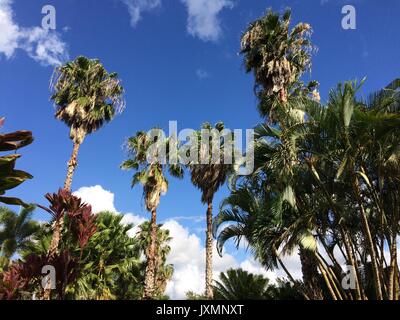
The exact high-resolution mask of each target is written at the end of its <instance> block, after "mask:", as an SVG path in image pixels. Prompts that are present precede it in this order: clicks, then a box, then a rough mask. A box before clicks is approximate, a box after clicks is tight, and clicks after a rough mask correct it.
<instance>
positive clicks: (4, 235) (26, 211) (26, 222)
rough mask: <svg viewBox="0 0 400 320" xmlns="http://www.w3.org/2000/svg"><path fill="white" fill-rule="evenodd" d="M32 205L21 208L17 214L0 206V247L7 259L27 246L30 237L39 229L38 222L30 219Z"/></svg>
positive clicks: (33, 208)
mask: <svg viewBox="0 0 400 320" xmlns="http://www.w3.org/2000/svg"><path fill="white" fill-rule="evenodd" d="M34 210H35V207H34V206H29V207H26V208H23V209H22V210H21V212H20V213H19V214H17V213H15V212H14V211H12V210H10V209H8V208H5V207H0V226H1V229H0V247H1V254H2V256H4V257H5V258H7V259H11V257H12V256H13V255H14V254H15V253H17V252H20V251H22V250H24V249H26V248H27V246H28V245H29V243H30V242H31V240H32V237H33V236H34V235H35V234H36V233H37V232H38V231H39V228H40V226H39V224H38V223H37V222H36V221H33V220H31V218H32V213H33V211H34Z"/></svg>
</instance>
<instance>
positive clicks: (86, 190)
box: [73, 185, 117, 213]
mask: <svg viewBox="0 0 400 320" xmlns="http://www.w3.org/2000/svg"><path fill="white" fill-rule="evenodd" d="M73 194H74V195H75V196H77V197H79V198H81V199H82V200H83V201H84V202H86V203H88V204H90V205H91V206H92V211H93V213H99V212H101V211H111V212H117V209H115V206H114V194H113V193H112V192H110V191H108V190H104V189H103V187H102V186H99V185H96V186H92V187H82V188H79V189H78V190H77V191H75V192H74V193H73Z"/></svg>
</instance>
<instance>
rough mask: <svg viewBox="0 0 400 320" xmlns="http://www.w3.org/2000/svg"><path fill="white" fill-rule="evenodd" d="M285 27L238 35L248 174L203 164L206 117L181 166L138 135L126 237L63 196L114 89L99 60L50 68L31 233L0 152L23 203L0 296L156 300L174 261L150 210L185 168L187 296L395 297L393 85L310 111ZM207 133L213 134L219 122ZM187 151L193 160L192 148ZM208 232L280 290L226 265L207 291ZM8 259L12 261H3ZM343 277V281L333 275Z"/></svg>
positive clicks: (300, 46)
mask: <svg viewBox="0 0 400 320" xmlns="http://www.w3.org/2000/svg"><path fill="white" fill-rule="evenodd" d="M290 23H291V12H290V11H286V12H284V13H283V14H282V15H280V14H278V13H274V12H272V11H268V12H267V14H266V15H265V16H263V17H261V18H260V19H258V20H256V21H255V22H253V23H251V24H250V25H249V27H248V28H247V30H246V31H245V32H244V34H243V36H242V41H241V54H242V55H243V57H244V65H245V68H246V71H247V72H252V73H253V74H254V78H255V94H256V96H257V98H258V100H259V104H258V109H259V112H260V115H261V116H262V118H263V122H262V123H261V124H259V125H257V126H256V127H255V133H256V135H255V141H254V165H255V170H254V172H253V173H252V174H251V175H248V176H240V175H238V174H237V173H236V171H235V166H234V165H232V164H231V163H225V159H224V157H223V156H222V157H221V159H219V160H220V161H218V162H217V163H215V162H213V161H211V158H212V153H213V150H212V149H213V148H215V147H217V148H219V149H220V151H222V152H220V154H221V155H223V154H224V152H223V151H224V148H225V145H224V141H225V140H224V139H222V140H221V143H220V144H218V145H217V146H215V144H213V145H211V143H212V142H211V141H210V142H209V141H202V135H201V129H212V128H213V127H212V126H211V125H210V124H209V123H205V124H203V126H202V127H201V128H200V130H198V131H197V132H196V135H197V137H198V139H197V140H196V141H197V142H196V143H205V144H206V145H207V144H208V143H210V145H209V148H207V151H206V153H207V154H206V158H208V159H209V162H208V163H207V162H206V163H203V162H202V164H198V163H194V162H189V163H187V164H186V165H185V166H182V165H180V164H174V163H176V162H173V161H168V160H169V159H168V158H167V159H166V160H167V161H165V162H162V161H160V160H159V157H157V156H158V155H157V154H153V157H151V158H149V157H148V154H149V152H150V149H151V147H152V146H153V145H154V143H157V144H162V145H163V147H165V150H166V151H167V152H166V154H167V156H168V157H172V156H175V155H173V154H172V151H171V150H172V148H171V146H172V145H173V144H175V143H176V141H175V140H174V139H173V137H170V138H168V139H163V140H161V139H160V140H157V141H154V140H153V139H152V138H151V137H150V136H149V135H148V134H147V133H146V132H143V131H140V132H138V133H137V134H136V135H134V136H133V137H131V138H129V139H128V141H127V144H126V145H127V156H128V157H127V159H126V160H125V161H124V162H123V163H122V165H121V168H122V169H126V170H133V171H134V175H133V177H132V182H131V185H132V187H134V186H136V185H137V184H141V185H142V187H143V196H144V202H145V205H146V209H147V210H148V211H149V212H150V214H151V218H150V220H149V222H146V223H145V224H143V225H141V226H140V228H139V229H140V230H139V232H138V234H137V236H136V237H135V238H130V237H129V236H128V231H129V230H130V229H131V227H132V226H131V225H124V224H123V223H122V222H121V217H120V216H118V215H115V214H112V213H109V212H103V213H100V214H97V215H94V214H93V213H92V210H91V207H90V206H89V205H87V204H84V203H82V201H81V200H80V199H79V198H77V197H76V196H74V195H72V194H71V186H72V179H73V174H74V171H75V169H76V167H77V156H78V150H79V148H80V145H81V144H82V143H83V141H84V139H85V137H86V136H87V135H88V134H91V133H93V132H95V131H96V130H98V129H100V128H101V127H102V126H103V125H104V124H105V123H107V122H109V121H111V120H112V119H113V117H114V116H115V115H116V114H117V113H119V112H121V111H122V110H123V108H124V106H125V103H124V99H123V94H124V89H123V87H122V84H121V81H120V79H119V78H118V76H117V74H115V73H109V72H107V70H106V69H105V68H104V67H103V66H102V64H101V63H100V61H99V60H91V59H88V58H85V57H78V58H77V59H76V60H74V61H71V62H68V63H66V64H65V65H63V66H61V67H59V68H57V69H56V72H55V74H54V77H53V79H52V84H53V89H54V92H53V95H52V100H53V101H54V103H55V105H56V106H57V109H56V113H55V116H56V118H57V119H59V120H61V121H63V122H64V123H65V124H66V125H67V126H68V127H69V128H70V138H71V140H72V142H73V151H72V155H71V158H70V160H69V162H68V167H67V177H66V180H65V183H64V188H63V189H60V190H59V191H58V193H54V194H48V195H46V198H47V200H48V201H49V203H50V205H49V207H43V206H40V207H41V208H42V209H44V210H46V211H47V212H49V213H50V214H51V216H52V221H51V222H50V223H48V224H45V225H40V224H38V223H35V222H33V221H30V219H29V217H30V215H31V213H32V210H33V208H32V207H30V206H27V205H26V204H25V203H24V202H23V201H21V200H19V199H16V198H8V197H4V196H3V194H4V193H5V192H6V191H7V190H10V189H12V188H14V187H16V186H17V185H19V184H20V183H22V182H23V181H25V180H26V179H30V178H32V177H31V176H30V175H29V174H28V173H25V172H23V171H19V170H15V169H14V167H15V164H16V160H17V158H18V157H19V155H17V154H13V155H7V156H3V157H1V158H0V170H1V171H0V179H1V180H0V201H1V202H4V203H6V204H18V205H23V206H25V207H26V208H25V209H23V210H22V211H21V213H20V214H19V215H17V214H15V213H14V212H12V211H11V210H9V209H6V208H4V209H1V211H0V224H2V225H4V227H3V228H2V229H1V230H0V245H1V254H2V263H1V266H0V267H1V268H2V269H3V270H2V271H3V277H2V279H0V298H7V299H18V298H27V297H32V294H35V296H37V297H40V298H43V299H51V298H59V299H66V298H79V299H138V298H143V299H162V298H165V296H164V291H165V288H166V285H167V282H168V281H169V280H170V279H171V277H172V274H173V266H171V265H168V264H167V263H166V261H167V256H168V253H169V251H170V247H169V246H168V242H169V240H170V237H169V233H168V231H166V230H164V229H162V228H161V226H160V225H158V224H157V208H158V206H159V203H160V199H161V196H162V195H163V194H165V193H166V192H167V190H168V179H167V177H168V176H172V177H177V178H182V177H183V176H184V173H185V171H187V172H188V174H189V175H190V177H191V181H192V183H193V185H194V186H195V187H197V188H198V189H199V190H200V191H201V202H202V203H203V204H206V205H207V212H206V224H207V229H206V272H205V293H204V296H200V297H203V298H207V299H212V298H213V297H214V296H215V298H217V299H243V298H260V299H261V298H262V299H273V298H276V297H281V298H282V297H283V298H297V299H334V300H345V299H346V300H347V299H391V300H398V299H399V298H400V288H399V287H400V286H399V283H400V282H399V276H400V275H399V268H398V262H397V260H398V257H397V239H398V234H399V219H400V212H399V208H400V202H399V201H400V200H399V199H400V187H399V186H400V183H399V182H400V170H399V168H400V148H399V145H400V140H399V136H400V135H399V129H400V114H399V106H400V90H399V87H400V81H399V80H396V81H393V82H392V83H391V84H390V85H388V86H387V87H385V88H384V89H382V90H380V91H378V92H376V93H374V94H372V95H371V96H370V97H369V98H368V99H366V100H365V99H362V98H360V97H359V95H358V92H359V90H360V88H361V86H362V82H361V83H357V82H346V83H344V84H339V85H338V86H337V87H336V88H335V89H333V90H332V91H331V92H330V94H329V97H328V100H327V102H326V103H325V104H323V103H321V101H320V96H319V93H318V91H317V87H318V82H317V81H310V82H309V83H307V84H305V83H304V82H303V81H302V79H303V75H304V73H305V72H306V71H308V70H310V69H311V54H312V52H313V49H314V47H313V45H312V43H311V41H310V35H311V32H312V30H311V26H310V25H309V24H305V23H300V24H298V25H296V26H294V27H293V28H292V29H290ZM2 122H3V120H1V122H0V126H1V124H2ZM214 129H215V130H216V131H217V132H222V131H223V130H224V124H223V123H222V122H219V123H217V124H216V125H215V128H214ZM32 140H33V138H32V134H31V133H30V132H26V131H20V132H16V133H12V134H5V135H1V136H0V151H10V150H17V149H19V148H20V147H23V146H26V145H28V144H29V143H31V142H32ZM197 147H198V146H197ZM195 149H196V150H197V151H196V152H199V153H201V155H200V156H201V157H203V158H204V150H203V149H202V148H201V147H200V148H195ZM152 150H153V149H152ZM174 150H175V149H174ZM196 158H198V157H196ZM228 178H229V179H228ZM228 181H229V183H228ZM226 183H228V184H229V187H230V194H229V195H228V196H227V197H226V198H225V199H224V200H223V202H222V203H221V205H220V208H219V212H218V214H217V215H216V216H215V217H213V199H214V196H215V194H216V192H217V191H218V190H219V188H220V187H221V186H223V185H225V184H226ZM214 238H216V239H217V249H218V251H219V253H220V254H222V249H223V246H224V244H225V243H226V241H228V240H229V239H233V240H235V242H236V244H237V245H238V246H239V244H240V242H241V241H242V240H243V239H245V240H246V243H247V245H248V247H249V248H250V250H251V251H252V253H253V254H254V256H255V257H256V258H257V260H258V261H259V262H260V263H261V264H262V265H263V266H264V267H265V268H266V269H269V270H274V269H275V268H277V267H279V268H281V269H283V270H284V271H285V273H286V275H287V278H288V280H289V282H285V281H283V280H279V281H278V285H269V284H268V280H267V279H264V278H263V277H261V276H254V275H251V274H248V273H247V272H245V271H243V270H229V271H228V272H227V273H226V274H221V276H220V281H219V282H215V283H214V282H213V272H212V270H213V268H212V252H213V246H214V245H213V239H214ZM296 251H297V252H298V254H299V258H300V262H301V271H302V275H303V279H302V280H300V279H295V277H294V276H293V275H292V274H291V272H290V270H289V269H288V268H287V266H286V265H285V263H284V259H283V257H284V256H285V255H292V254H295V252H296ZM15 253H18V254H19V256H20V259H19V260H17V261H14V262H12V261H11V260H12V258H13V256H14V255H15ZM141 255H144V257H145V261H144V262H143V261H142V260H141V258H140V256H141ZM10 261H11V262H10ZM45 264H50V265H53V266H54V267H55V269H56V271H57V274H58V275H61V276H59V277H58V278H57V283H56V285H55V289H56V290H52V289H53V288H52V287H51V285H52V283H50V282H47V283H46V284H45V286H44V288H43V289H42V286H40V285H38V283H39V282H40V281H41V280H42V274H41V267H42V266H43V265H45ZM349 275H350V278H351V285H350V286H348V287H346V286H344V285H343V279H344V278H345V277H346V276H347V277H348V276H349ZM246 288H247V289H248V290H246ZM250 288H251V289H250ZM252 294H253V296H252ZM188 296H189V297H190V298H197V297H198V296H196V294H194V293H190V294H189V295H188Z"/></svg>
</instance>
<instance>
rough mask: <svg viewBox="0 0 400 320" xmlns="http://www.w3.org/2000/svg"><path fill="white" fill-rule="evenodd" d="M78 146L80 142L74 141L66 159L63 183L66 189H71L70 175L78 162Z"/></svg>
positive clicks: (71, 175)
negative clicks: (65, 173)
mask: <svg viewBox="0 0 400 320" xmlns="http://www.w3.org/2000/svg"><path fill="white" fill-rule="evenodd" d="M80 146H81V144H80V143H77V142H74V148H73V149H72V155H71V158H70V159H69V161H68V166H67V178H66V179H65V183H64V189H65V190H68V191H71V185H72V177H73V175H74V172H75V169H76V166H77V164H78V162H77V158H78V151H79V147H80Z"/></svg>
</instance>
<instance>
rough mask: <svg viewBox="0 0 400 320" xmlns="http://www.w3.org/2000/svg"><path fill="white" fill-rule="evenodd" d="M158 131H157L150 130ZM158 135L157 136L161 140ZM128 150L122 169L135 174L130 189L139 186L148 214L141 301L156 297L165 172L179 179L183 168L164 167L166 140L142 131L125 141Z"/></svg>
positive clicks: (167, 149) (166, 182) (166, 184)
mask: <svg viewBox="0 0 400 320" xmlns="http://www.w3.org/2000/svg"><path fill="white" fill-rule="evenodd" d="M153 130H156V131H158V129H153ZM160 136H161V135H159V137H160ZM158 147H159V148H161V149H162V148H165V151H166V156H167V158H166V159H164V160H165V161H160V160H159V157H160V156H162V155H161V154H160V152H159V150H158ZM127 148H128V152H129V155H130V159H128V160H126V161H125V162H124V163H123V164H122V165H121V168H122V169H126V170H129V169H132V170H134V171H136V173H135V174H134V175H133V178H132V183H131V185H132V187H134V186H135V185H137V184H138V183H140V184H141V185H142V186H143V196H144V199H145V204H146V209H147V210H148V211H149V212H150V213H151V219H150V238H151V241H150V243H149V248H148V250H147V252H148V259H147V265H146V274H145V285H144V293H143V297H144V299H153V297H154V295H155V288H154V284H155V277H156V263H157V261H156V256H157V207H158V205H159V203H160V197H161V195H162V194H165V193H166V192H167V190H168V180H167V178H166V176H165V171H166V170H167V169H168V172H169V174H170V175H171V176H174V177H178V178H182V177H183V169H182V167H180V166H179V165H173V164H172V165H167V164H168V162H169V142H168V139H159V138H155V139H154V140H152V139H151V137H150V136H149V135H148V134H146V133H145V132H138V133H137V134H136V135H135V136H133V137H131V138H129V139H128V142H127Z"/></svg>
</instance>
